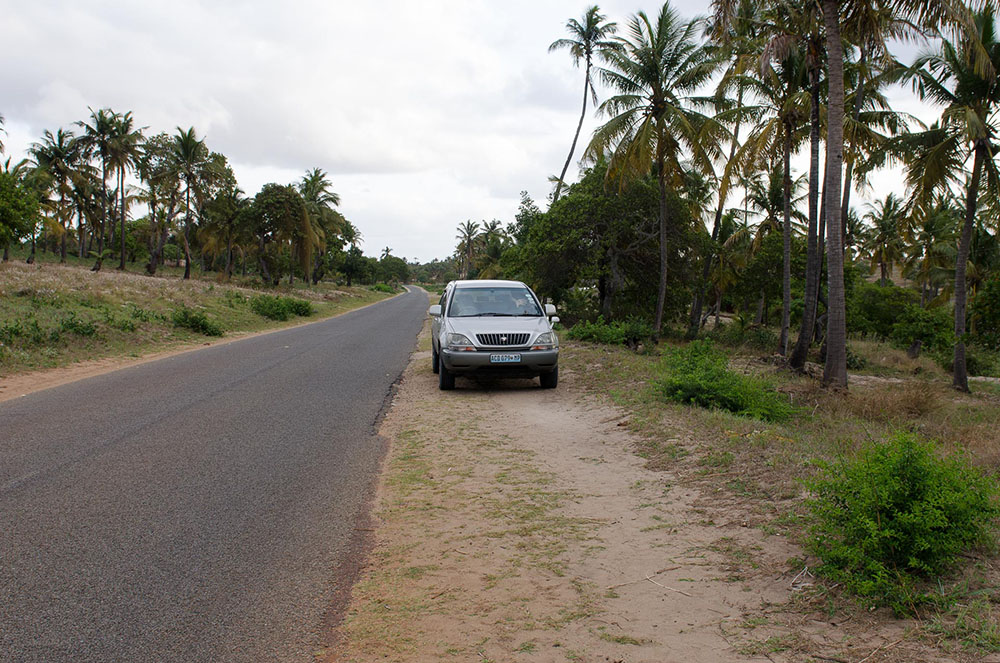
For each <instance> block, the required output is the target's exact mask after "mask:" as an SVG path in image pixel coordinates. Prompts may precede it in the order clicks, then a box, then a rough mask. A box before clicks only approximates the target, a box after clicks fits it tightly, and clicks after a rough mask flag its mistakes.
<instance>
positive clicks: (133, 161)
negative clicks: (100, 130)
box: [110, 111, 143, 270]
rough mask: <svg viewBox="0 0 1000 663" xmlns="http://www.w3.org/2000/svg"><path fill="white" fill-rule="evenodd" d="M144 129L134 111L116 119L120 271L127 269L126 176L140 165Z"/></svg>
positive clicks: (114, 147) (114, 155) (113, 159)
mask: <svg viewBox="0 0 1000 663" xmlns="http://www.w3.org/2000/svg"><path fill="white" fill-rule="evenodd" d="M142 138H143V137H142V129H141V128H137V127H136V126H135V119H134V118H133V117H132V111H126V112H125V113H124V114H121V115H117V116H116V118H115V127H114V134H113V136H112V139H111V161H110V163H111V166H112V168H115V169H117V171H118V194H119V196H120V203H119V205H118V212H119V217H120V222H121V225H120V226H119V228H120V231H121V232H120V234H121V256H120V260H119V263H118V269H122V270H123V269H125V218H126V216H127V215H128V206H127V204H126V198H125V175H126V173H127V171H128V170H131V169H134V168H135V167H136V165H137V163H138V160H139V156H140V153H141V148H142Z"/></svg>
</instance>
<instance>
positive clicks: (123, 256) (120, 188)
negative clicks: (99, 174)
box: [118, 165, 125, 270]
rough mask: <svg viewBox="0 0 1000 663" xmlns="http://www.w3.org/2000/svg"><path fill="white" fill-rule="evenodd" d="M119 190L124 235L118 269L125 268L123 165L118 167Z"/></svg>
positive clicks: (122, 234)
mask: <svg viewBox="0 0 1000 663" xmlns="http://www.w3.org/2000/svg"><path fill="white" fill-rule="evenodd" d="M118 191H119V192H120V193H121V207H120V208H119V210H120V211H121V216H122V225H121V236H122V257H121V261H119V263H118V269H121V270H124V269H125V166H124V165H122V166H120V167H119V169H118Z"/></svg>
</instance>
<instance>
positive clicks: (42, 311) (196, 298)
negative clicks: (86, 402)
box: [0, 254, 391, 377]
mask: <svg viewBox="0 0 1000 663" xmlns="http://www.w3.org/2000/svg"><path fill="white" fill-rule="evenodd" d="M56 259H57V257H56V256H53V255H52V254H38V255H37V259H36V264H34V265H27V264H25V263H24V261H23V259H12V260H11V261H10V262H8V263H0V377H4V376H10V375H13V374H16V373H20V372H24V371H31V370H38V369H46V368H55V367H60V366H66V365H69V364H72V363H74V362H78V361H83V360H91V359H103V358H111V357H140V356H142V355H146V354H150V353H153V352H160V351H164V350H170V349H174V348H179V347H183V346H185V345H190V344H192V343H198V342H205V341H207V340H209V339H210V338H211V337H213V336H215V337H217V336H219V335H220V334H221V335H222V336H232V335H238V334H245V333H250V332H257V331H263V330H268V329H276V328H279V327H284V326H289V325H293V324H298V323H300V322H303V321H305V320H319V319H322V318H324V317H329V316H331V315H336V314H338V313H343V312H345V311H349V310H351V309H354V308H358V307H361V306H364V305H366V304H370V303H373V302H376V301H379V300H381V299H385V298H386V297H389V296H391V295H390V294H388V293H385V292H378V291H375V290H372V289H370V288H367V287H353V288H347V287H342V286H336V285H334V284H332V283H320V284H318V285H317V286H311V287H310V286H307V285H306V284H305V283H302V282H301V281H300V282H298V283H295V284H293V285H292V286H289V285H288V284H287V283H285V284H282V285H281V286H279V287H277V288H273V289H270V288H269V289H259V286H258V288H254V287H252V286H253V285H254V284H253V283H252V281H250V280H249V279H240V278H234V279H233V281H232V282H231V283H223V282H220V281H219V280H217V279H216V277H215V275H214V274H213V275H206V276H202V275H198V274H195V276H194V278H192V279H190V280H188V281H184V280H182V279H181V278H180V275H182V274H183V268H182V267H173V266H172V267H168V268H166V269H164V270H161V272H160V273H159V274H158V275H157V276H156V277H149V276H146V275H145V274H144V273H142V271H141V270H142V267H141V266H140V265H137V264H136V265H129V269H128V271H126V272H119V271H117V270H115V269H114V265H108V264H106V265H105V267H104V269H103V270H102V271H100V272H97V273H94V272H91V271H89V268H90V266H91V264H92V262H93V261H91V260H86V261H79V260H77V259H70V261H69V262H68V263H67V264H66V265H59V264H57V263H56V262H55V260H56ZM276 296H277V297H282V298H284V299H274V297H276ZM302 302H306V303H308V306H307V305H305V304H303V303H302ZM310 311H311V313H310V314H309V315H308V316H303V315H302V314H303V313H307V312H310ZM268 315H269V316H270V317H267V316H268ZM274 318H279V319H274ZM280 318H285V319H280Z"/></svg>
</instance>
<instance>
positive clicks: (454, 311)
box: [448, 286, 542, 318]
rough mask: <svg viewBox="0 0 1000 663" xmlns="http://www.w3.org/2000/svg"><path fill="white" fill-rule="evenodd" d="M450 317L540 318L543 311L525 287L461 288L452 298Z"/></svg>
mask: <svg viewBox="0 0 1000 663" xmlns="http://www.w3.org/2000/svg"><path fill="white" fill-rule="evenodd" d="M448 315H450V316H451V317H453V318H473V317H477V316H511V317H515V316H531V317H539V316H541V315H542V311H541V309H539V308H538V302H536V301H535V298H534V297H533V296H532V295H531V292H530V291H529V290H528V289H527V288H524V287H517V286H513V287H498V288H459V289H458V290H456V291H455V295H454V296H453V297H452V298H451V308H450V309H449V310H448Z"/></svg>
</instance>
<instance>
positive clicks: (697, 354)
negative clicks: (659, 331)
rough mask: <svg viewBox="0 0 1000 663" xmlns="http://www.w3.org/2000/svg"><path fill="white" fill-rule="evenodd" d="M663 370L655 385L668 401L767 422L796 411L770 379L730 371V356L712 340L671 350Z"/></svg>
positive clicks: (786, 417)
mask: <svg viewBox="0 0 1000 663" xmlns="http://www.w3.org/2000/svg"><path fill="white" fill-rule="evenodd" d="M661 369H662V371H663V373H664V376H663V377H661V378H658V379H657V380H655V381H654V387H655V389H656V390H657V391H658V392H659V393H660V395H662V396H663V397H664V398H666V399H667V400H671V401H675V402H678V403H684V404H686V405H699V406H701V407H707V408H720V409H723V410H728V411H729V412H732V413H733V414H738V415H740V416H745V417H752V418H754V419H762V420H764V421H784V420H786V419H788V418H789V417H790V416H791V415H792V414H793V412H794V410H793V408H792V406H791V404H790V403H789V402H788V400H786V399H785V397H784V396H782V395H781V394H779V393H778V392H776V391H775V390H774V386H773V385H772V384H771V383H770V382H768V381H767V380H765V379H763V378H758V377H753V376H747V375H741V374H739V373H734V372H733V371H731V370H729V368H728V358H727V357H726V355H725V354H724V353H723V352H721V351H719V350H717V349H716V348H715V347H714V346H713V345H712V342H711V341H707V340H705V341H695V342H693V343H691V344H690V345H688V346H687V347H684V348H675V349H673V350H671V351H670V352H668V353H667V354H666V356H664V358H663V362H662V365H661Z"/></svg>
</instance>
